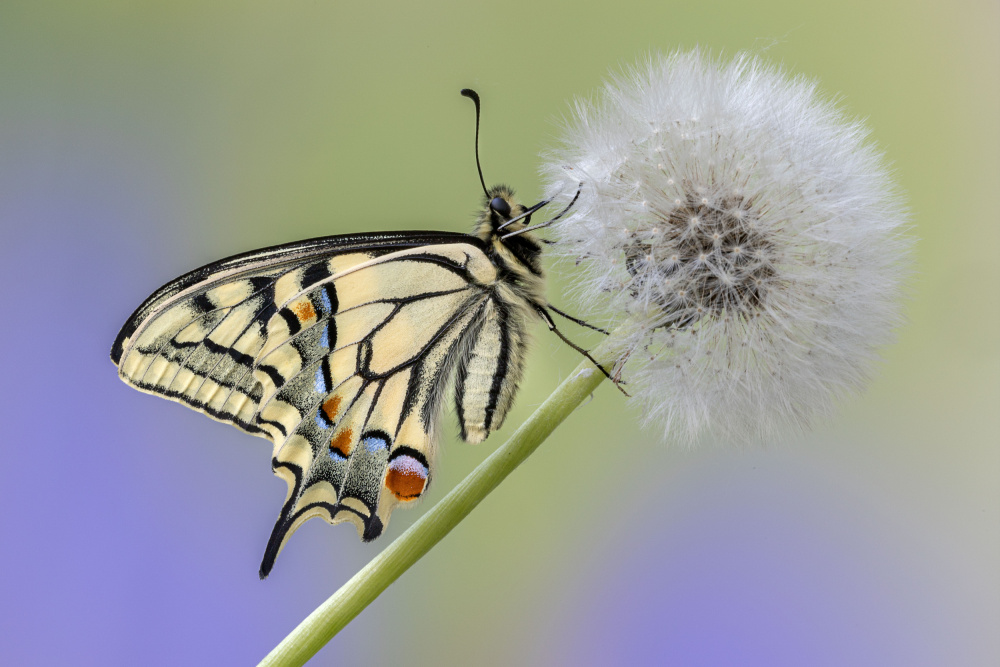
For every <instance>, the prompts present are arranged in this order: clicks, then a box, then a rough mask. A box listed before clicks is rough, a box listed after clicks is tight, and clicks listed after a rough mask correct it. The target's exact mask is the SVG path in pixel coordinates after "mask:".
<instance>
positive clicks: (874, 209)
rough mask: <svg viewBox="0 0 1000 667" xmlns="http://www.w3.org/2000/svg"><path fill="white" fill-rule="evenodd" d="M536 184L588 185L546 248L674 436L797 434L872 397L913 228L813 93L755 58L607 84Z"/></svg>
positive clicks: (636, 72) (843, 126) (690, 61)
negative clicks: (613, 337)
mask: <svg viewBox="0 0 1000 667" xmlns="http://www.w3.org/2000/svg"><path fill="white" fill-rule="evenodd" d="M545 173H546V175H547V177H548V180H549V184H550V191H551V192H555V193H558V194H557V195H556V200H557V203H558V202H559V201H563V202H564V203H568V202H569V199H570V198H572V196H573V195H574V194H575V193H576V191H577V189H578V188H581V192H580V196H579V199H578V200H577V202H576V204H575V205H574V206H573V208H572V209H571V211H570V213H568V214H567V216H566V217H565V218H564V219H563V220H560V222H559V223H558V224H557V225H555V226H554V227H553V229H554V230H556V232H555V233H556V234H557V241H558V244H557V246H556V251H557V253H559V254H561V255H562V256H563V257H565V258H567V259H569V260H571V261H572V262H574V264H578V266H577V267H576V269H575V272H574V276H575V277H576V278H577V280H576V291H577V296H578V297H579V301H580V303H581V304H582V305H583V307H584V310H585V311H587V312H586V315H587V316H588V317H590V318H597V319H608V320H610V324H611V325H612V326H618V327H619V329H618V330H619V332H625V333H621V334H620V335H619V338H618V340H619V343H620V345H621V349H620V350H619V351H620V353H621V355H622V358H623V359H625V360H626V361H625V366H624V368H623V369H622V372H623V377H625V378H626V380H627V381H629V383H630V384H629V386H630V391H631V392H632V393H634V395H635V397H636V399H637V401H638V402H639V403H640V404H641V406H642V411H643V414H644V415H647V416H648V417H647V418H648V419H649V420H651V421H655V422H658V423H660V424H661V426H663V427H664V428H665V430H666V431H667V432H668V433H669V434H670V435H671V437H673V438H675V439H676V438H678V437H679V438H680V439H694V438H696V437H698V436H699V435H701V434H702V433H703V432H705V431H711V432H714V433H715V434H716V435H718V436H721V437H723V438H727V439H733V440H740V441H746V440H755V439H759V438H762V437H767V436H770V435H773V434H774V432H775V431H776V430H778V429H779V428H781V427H786V426H792V427H798V428H802V427H804V426H806V425H807V424H809V423H810V422H811V421H812V420H813V419H814V418H815V417H816V416H818V415H823V414H826V413H828V412H829V411H830V410H831V408H832V405H833V403H834V401H835V399H837V398H838V397H840V396H841V395H843V394H845V393H848V392H850V391H855V390H858V389H859V388H861V387H862V386H863V385H864V383H865V381H866V380H867V378H868V377H869V374H870V372H871V368H872V364H873V362H874V361H875V359H876V350H877V349H878V348H879V347H881V346H883V345H885V344H886V343H888V342H889V341H890V340H891V337H892V329H893V328H894V327H895V326H896V325H897V324H898V322H899V320H900V310H899V296H900V285H901V281H902V279H903V278H904V277H905V275H906V273H907V270H908V269H907V266H908V264H907V253H908V249H909V246H910V243H909V241H908V240H907V237H906V236H905V234H904V233H903V232H904V228H905V226H906V223H907V216H906V212H905V208H904V207H903V205H902V204H901V201H900V197H899V195H898V194H897V191H896V189H895V187H894V185H893V184H892V181H891V179H890V178H889V175H888V173H887V170H886V168H885V166H884V164H883V160H882V157H881V155H880V154H879V153H878V151H877V150H876V149H875V148H873V147H872V145H871V144H870V142H868V140H867V130H866V129H865V128H864V127H863V126H862V125H861V124H860V123H858V122H856V121H852V120H850V119H848V118H847V117H846V116H845V115H844V114H843V113H842V112H841V111H839V110H837V109H836V107H834V106H833V105H832V104H830V103H828V102H826V101H824V100H823V99H822V98H821V97H820V96H819V95H818V94H817V92H816V86H815V84H812V83H810V82H808V81H806V80H804V79H801V78H799V79H793V78H791V77H789V76H787V75H786V74H784V73H783V72H781V71H780V70H778V69H776V68H774V67H770V66H767V65H765V64H763V63H762V62H761V61H760V60H758V59H756V58H754V57H751V56H746V55H744V56H739V57H737V58H736V59H735V60H733V61H731V62H728V63H726V62H722V61H720V60H717V59H713V58H710V57H708V56H706V55H705V54H703V53H701V52H698V51H695V52H677V53H674V54H672V55H668V56H660V57H655V58H652V59H650V61H649V62H647V63H645V64H644V65H641V66H639V67H636V68H634V69H632V70H629V71H627V72H625V73H623V74H621V75H618V76H615V77H613V78H612V79H611V80H610V81H609V82H608V83H607V84H606V86H605V88H604V90H603V94H602V95H601V96H600V97H599V98H598V99H596V100H594V101H588V102H578V103H577V105H576V107H575V114H574V118H573V119H571V120H570V121H569V122H568V124H567V127H566V129H565V134H564V138H563V144H562V147H561V148H560V149H558V150H557V151H555V152H553V153H552V154H551V156H550V161H549V164H548V165H547V166H546V167H545ZM581 183H582V186H581V185H580V184H581ZM602 314H603V315H605V316H606V317H604V318H602V317H601V316H602Z"/></svg>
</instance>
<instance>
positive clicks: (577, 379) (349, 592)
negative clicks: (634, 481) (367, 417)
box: [260, 342, 614, 667]
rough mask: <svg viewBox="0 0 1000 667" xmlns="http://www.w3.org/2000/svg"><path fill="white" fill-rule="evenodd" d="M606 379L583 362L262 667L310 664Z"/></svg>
mask: <svg viewBox="0 0 1000 667" xmlns="http://www.w3.org/2000/svg"><path fill="white" fill-rule="evenodd" d="M610 348H611V346H610V345H609V344H608V342H605V343H604V344H602V345H601V346H599V347H597V348H595V349H594V351H593V353H592V356H593V357H594V358H595V359H597V360H598V361H599V362H600V363H601V364H602V365H604V366H607V367H610V366H611V365H612V363H613V361H614V357H613V355H612V353H611V350H610ZM603 379H604V374H602V373H600V372H598V370H597V369H596V368H594V367H593V365H592V364H591V363H590V362H589V361H586V360H585V361H583V362H582V363H581V364H580V365H579V366H577V367H576V369H575V370H574V371H573V373H572V374H571V375H570V376H569V377H568V378H567V379H566V380H565V381H564V382H563V383H562V384H561V385H559V387H558V388H557V389H556V390H555V391H554V392H553V393H552V395H551V396H549V397H548V398H547V399H546V400H545V402H544V403H542V405H541V406H539V408H538V409H537V410H535V412H534V414H532V415H531V416H530V417H529V418H528V419H527V420H526V421H525V422H524V423H523V424H521V426H520V427H519V428H518V429H517V431H515V432H514V434H513V435H512V436H511V437H510V439H509V440H508V441H507V442H506V443H504V444H503V445H502V446H501V447H499V448H498V449H497V450H496V451H495V452H493V454H491V455H490V456H489V458H487V459H486V460H485V461H483V462H482V463H481V464H480V465H479V466H478V467H477V468H476V469H475V470H473V471H472V473H470V474H469V476H468V477H466V478H465V479H464V480H462V482H461V483H460V484H459V485H458V486H456V487H455V488H454V489H452V491H451V492H450V493H449V494H448V495H447V496H445V497H444V498H443V499H442V500H441V502H439V503H438V504H437V505H435V506H434V507H433V508H431V509H430V511H428V512H427V513H426V514H424V515H423V516H422V517H421V518H420V519H418V520H417V522H416V523H414V524H413V525H412V526H410V528H409V529H408V530H407V531H406V532H404V533H403V534H402V535H400V536H399V537H398V538H397V539H396V540H395V541H394V542H393V543H392V544H390V545H389V546H388V547H386V548H385V550H384V551H382V553H380V554H379V555H378V556H376V557H375V558H374V559H372V560H371V562H369V563H368V564H367V565H365V566H364V567H363V568H362V569H361V570H360V571H359V572H358V573H357V574H355V575H354V576H353V577H351V579H350V580H349V581H348V582H347V583H345V584H344V585H343V586H341V587H340V590H338V591H337V592H336V593H334V594H333V595H332V596H331V597H330V598H328V599H327V600H326V601H325V602H324V603H323V604H322V605H320V606H319V607H318V608H316V610H315V611H313V612H312V613H311V614H309V616H307V617H306V618H305V620H303V621H302V623H300V624H299V626H298V627H297V628H295V629H294V630H293V631H292V632H291V633H290V634H289V635H288V636H287V637H285V639H284V640H282V642H281V643H280V644H278V645H277V646H276V647H275V648H274V649H273V650H272V651H271V652H270V653H269V654H268V655H267V657H265V658H264V660H262V661H261V663H260V664H261V665H268V666H271V665H281V666H283V667H284V666H286V665H302V664H305V662H306V661H307V660H309V659H310V658H311V657H312V656H313V655H315V654H316V652H317V651H319V650H320V649H321V648H322V647H323V646H324V645H325V644H326V643H327V642H328V641H330V640H331V639H332V638H333V637H334V635H336V634H337V633H338V632H340V630H342V629H343V628H344V626H346V625H347V624H348V623H350V622H351V620H352V619H353V618H354V617H355V616H357V615H358V614H360V613H361V611H362V610H363V609H364V608H365V607H367V606H368V605H369V604H371V602H372V601H374V600H375V598H377V597H378V596H379V594H381V593H382V591H384V590H385V589H386V588H388V587H389V585H390V584H392V582H394V581H395V580H396V579H398V578H399V576H400V575H402V574H403V573H404V572H406V570H408V569H409V568H410V567H411V566H412V565H413V564H414V563H416V562H417V561H418V560H420V558H421V557H422V556H423V555H424V554H426V553H427V552H428V551H430V550H431V548H432V547H433V546H434V545H435V544H437V543H438V542H439V541H441V539H442V538H443V537H444V536H445V535H447V534H448V533H449V532H450V531H451V529H452V528H454V527H455V526H457V525H458V523H459V522H460V521H461V520H462V519H464V518H465V517H466V516H467V515H468V514H469V513H470V512H471V511H472V510H473V509H474V508H475V507H476V505H478V504H479V503H480V502H481V501H482V500H483V499H484V498H485V497H486V496H487V495H488V494H489V493H490V492H491V491H493V489H495V488H496V487H497V486H498V485H499V484H500V482H502V481H503V480H504V479H505V478H506V477H507V475H509V474H510V473H512V472H513V471H514V469H515V468H517V466H519V465H521V463H523V462H524V461H525V459H527V458H528V456H530V455H531V453H532V452H534V451H535V450H536V449H537V448H538V446H539V445H540V444H542V442H543V441H544V440H545V438H547V437H548V436H549V434H550V433H552V431H553V430H555V428H556V426H558V425H559V424H560V423H562V421H563V420H564V419H566V417H568V416H569V414H570V413H571V412H573V410H575V409H576V408H577V407H579V405H580V404H581V403H582V402H583V401H584V399H586V398H587V396H589V395H590V394H591V393H592V392H593V391H594V389H596V388H597V386H598V385H599V384H600V383H601V381H602V380H603Z"/></svg>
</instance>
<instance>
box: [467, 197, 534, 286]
mask: <svg viewBox="0 0 1000 667" xmlns="http://www.w3.org/2000/svg"><path fill="white" fill-rule="evenodd" d="M526 210H527V209H526V208H525V207H524V206H523V205H522V204H520V203H519V202H518V201H517V200H516V199H515V198H514V191H513V189H511V188H510V187H508V186H506V185H496V186H494V187H492V188H490V190H489V192H488V194H487V196H486V200H485V205H484V206H483V208H482V210H481V212H480V214H479V219H478V220H477V222H476V229H475V236H477V237H479V238H480V239H482V240H483V242H484V243H485V244H486V252H487V254H488V256H489V258H490V259H491V260H492V261H493V263H494V264H495V265H496V267H497V271H498V273H499V281H498V287H499V288H500V289H509V290H511V291H512V292H513V295H514V296H516V297H519V298H520V299H523V300H525V301H527V302H528V303H529V304H531V305H535V304H537V305H538V306H545V305H546V299H545V289H544V287H545V286H544V273H543V271H542V264H541V252H542V245H541V243H540V242H539V241H538V239H537V238H536V237H535V236H534V235H533V234H531V233H530V232H528V233H521V234H517V232H519V231H521V230H523V229H524V228H525V227H527V226H529V225H530V224H531V216H530V215H528V216H525V217H524V218H522V219H521V220H518V221H516V222H514V223H512V224H510V225H507V226H505V227H503V229H500V227H501V226H503V225H504V224H505V223H507V222H508V221H510V220H512V219H514V218H517V217H518V216H520V215H522V214H524V212H525V211H526ZM511 234H516V235H513V236H512V235H511Z"/></svg>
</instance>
